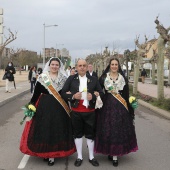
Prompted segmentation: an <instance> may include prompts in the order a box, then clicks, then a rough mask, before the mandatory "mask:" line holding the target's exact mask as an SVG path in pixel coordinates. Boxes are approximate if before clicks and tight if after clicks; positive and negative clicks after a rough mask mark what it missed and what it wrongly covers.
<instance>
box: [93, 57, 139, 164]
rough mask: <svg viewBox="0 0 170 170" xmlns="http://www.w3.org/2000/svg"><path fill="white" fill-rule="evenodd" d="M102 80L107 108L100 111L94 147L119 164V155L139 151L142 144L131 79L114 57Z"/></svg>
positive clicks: (98, 111)
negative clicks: (131, 95) (130, 83)
mask: <svg viewBox="0 0 170 170" xmlns="http://www.w3.org/2000/svg"><path fill="white" fill-rule="evenodd" d="M99 82H100V84H101V86H102V88H103V89H104V91H105V95H104V97H103V107H102V108H101V109H98V110H97V126H96V138H95V149H94V150H95V152H96V153H101V154H104V155H107V156H108V159H109V160H111V161H112V164H113V166H118V156H123V155H125V154H128V153H130V152H135V151H137V150H138V145H137V139H136V133H135V126H134V109H133V108H132V106H131V105H130V103H129V88H128V81H127V79H126V78H125V75H124V74H123V72H122V69H121V67H120V63H119V60H118V59H117V58H112V59H111V60H110V62H109V65H108V66H107V68H106V69H105V71H104V72H103V74H102V75H101V77H100V78H99Z"/></svg>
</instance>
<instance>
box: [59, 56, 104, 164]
mask: <svg viewBox="0 0 170 170" xmlns="http://www.w3.org/2000/svg"><path fill="white" fill-rule="evenodd" d="M76 69H77V72H78V73H77V74H75V75H72V76H70V77H68V79H67V81H66V83H65V85H64V87H63V90H62V97H63V98H64V99H65V100H66V101H69V102H70V104H71V110H72V111H71V120H72V126H73V136H74V141H75V145H76V149H77V159H76V161H75V163H74V165H75V166H77V167H78V166H81V164H82V162H83V156H82V143H83V136H85V138H86V139H87V146H88V150H89V162H90V163H91V164H92V165H93V166H99V163H98V161H97V160H96V159H95V158H94V138H95V122H96V115H95V103H96V95H95V94H94V92H95V91H96V92H98V93H99V94H100V96H102V95H103V91H102V88H101V86H100V84H99V81H98V79H97V78H96V77H93V76H89V75H86V71H87V63H86V61H85V60H84V59H79V60H78V61H77V65H76Z"/></svg>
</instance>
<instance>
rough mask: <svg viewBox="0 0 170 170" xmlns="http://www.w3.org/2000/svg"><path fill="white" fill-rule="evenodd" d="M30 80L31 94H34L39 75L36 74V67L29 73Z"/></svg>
mask: <svg viewBox="0 0 170 170" xmlns="http://www.w3.org/2000/svg"><path fill="white" fill-rule="evenodd" d="M28 80H29V82H30V84H31V88H30V92H31V94H32V93H33V91H34V88H35V83H36V80H37V73H36V68H35V66H33V67H31V68H30V71H29V74H28Z"/></svg>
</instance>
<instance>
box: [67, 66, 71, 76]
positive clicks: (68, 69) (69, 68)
mask: <svg viewBox="0 0 170 170" xmlns="http://www.w3.org/2000/svg"><path fill="white" fill-rule="evenodd" d="M70 71H71V66H68V68H67V70H66V73H67V76H68V77H69V76H70Z"/></svg>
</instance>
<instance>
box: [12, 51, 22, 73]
mask: <svg viewBox="0 0 170 170" xmlns="http://www.w3.org/2000/svg"><path fill="white" fill-rule="evenodd" d="M21 52H22V49H20V48H17V49H16V50H14V49H13V48H11V49H10V51H9V53H10V60H11V61H12V62H13V63H14V65H18V66H19V73H20V74H21V64H20V60H19V55H20V53H21Z"/></svg>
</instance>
